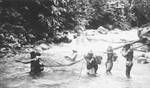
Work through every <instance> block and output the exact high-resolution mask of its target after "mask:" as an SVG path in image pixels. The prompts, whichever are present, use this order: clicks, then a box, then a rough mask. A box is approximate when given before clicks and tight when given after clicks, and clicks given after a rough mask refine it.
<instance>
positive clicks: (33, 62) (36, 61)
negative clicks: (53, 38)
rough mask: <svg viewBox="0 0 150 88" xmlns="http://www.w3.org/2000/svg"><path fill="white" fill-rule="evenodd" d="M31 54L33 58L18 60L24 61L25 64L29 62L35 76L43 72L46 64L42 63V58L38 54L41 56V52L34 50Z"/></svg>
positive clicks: (31, 71) (31, 73) (31, 72)
mask: <svg viewBox="0 0 150 88" xmlns="http://www.w3.org/2000/svg"><path fill="white" fill-rule="evenodd" d="M30 55H31V59H30V60H26V61H18V60H16V61H17V62H22V63H24V64H28V63H30V69H31V70H30V75H31V76H33V77H35V76H39V75H40V74H41V72H42V71H43V70H44V65H43V64H41V63H40V60H41V58H39V57H38V56H41V54H40V53H37V52H35V51H32V52H31V53H30Z"/></svg>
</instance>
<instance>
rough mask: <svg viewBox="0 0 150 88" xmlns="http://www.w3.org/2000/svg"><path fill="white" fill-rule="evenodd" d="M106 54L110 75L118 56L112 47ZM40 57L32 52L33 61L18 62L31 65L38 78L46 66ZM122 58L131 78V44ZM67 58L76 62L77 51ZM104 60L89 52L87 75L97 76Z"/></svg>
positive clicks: (34, 74) (125, 47)
mask: <svg viewBox="0 0 150 88" xmlns="http://www.w3.org/2000/svg"><path fill="white" fill-rule="evenodd" d="M105 54H106V55H107V60H106V62H105V66H106V74H107V75H109V74H112V73H111V70H112V68H113V62H115V61H116V59H117V58H118V56H117V55H116V53H115V52H114V50H113V48H112V47H111V46H109V47H108V48H107V51H106V52H105ZM39 56H41V54H40V53H38V52H36V51H32V52H31V53H30V57H31V59H29V60H26V61H20V60H16V61H17V62H21V63H24V64H28V63H30V69H31V70H30V75H31V76H33V77H37V76H39V75H40V74H41V72H42V71H43V70H44V66H45V65H44V64H41V60H42V59H41V58H40V57H39ZM122 56H123V57H124V58H125V59H126V77H127V78H130V71H131V68H132V66H133V49H132V45H131V44H127V45H125V46H124V47H123V49H122ZM65 58H68V60H70V61H71V62H75V61H76V58H77V51H76V50H73V54H72V56H71V57H69V56H66V57H65ZM102 59H103V57H102V56H95V55H94V53H93V52H92V51H89V52H88V53H87V54H86V55H84V60H85V61H86V68H87V75H90V76H96V74H97V70H98V65H99V64H101V60H102Z"/></svg>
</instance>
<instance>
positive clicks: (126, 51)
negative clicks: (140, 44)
mask: <svg viewBox="0 0 150 88" xmlns="http://www.w3.org/2000/svg"><path fill="white" fill-rule="evenodd" d="M122 51H123V52H122V55H123V56H124V57H125V58H126V77H127V78H130V72H131V68H132V66H133V53H134V52H133V49H132V48H131V45H130V44H127V45H125V46H124V47H123V50H122Z"/></svg>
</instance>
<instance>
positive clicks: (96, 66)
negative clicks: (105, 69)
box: [94, 64, 98, 74]
mask: <svg viewBox="0 0 150 88" xmlns="http://www.w3.org/2000/svg"><path fill="white" fill-rule="evenodd" d="M97 70H98V65H97V64H96V65H95V66H94V71H95V74H96V73H97Z"/></svg>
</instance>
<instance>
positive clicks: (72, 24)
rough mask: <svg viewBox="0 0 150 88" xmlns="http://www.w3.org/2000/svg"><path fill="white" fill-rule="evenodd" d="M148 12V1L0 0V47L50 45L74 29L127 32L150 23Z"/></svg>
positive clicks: (149, 5) (149, 3)
mask: <svg viewBox="0 0 150 88" xmlns="http://www.w3.org/2000/svg"><path fill="white" fill-rule="evenodd" d="M149 9H150V1H149V0H0V33H1V34H0V39H1V40H2V41H1V43H0V44H1V45H0V46H1V47H4V46H8V47H9V46H11V45H8V43H13V44H14V43H15V44H20V46H22V45H26V44H34V43H35V42H36V41H39V40H45V41H47V42H54V41H55V40H54V39H57V38H56V36H57V32H63V31H66V30H69V31H75V32H77V30H79V29H80V28H79V27H78V26H82V27H83V28H84V27H86V28H94V29H96V28H98V27H99V26H105V27H107V28H109V29H113V28H114V27H119V28H120V29H122V30H130V28H131V27H133V26H142V25H143V24H146V23H148V22H149V21H150V10H149ZM109 25H112V26H111V27H109Z"/></svg>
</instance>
